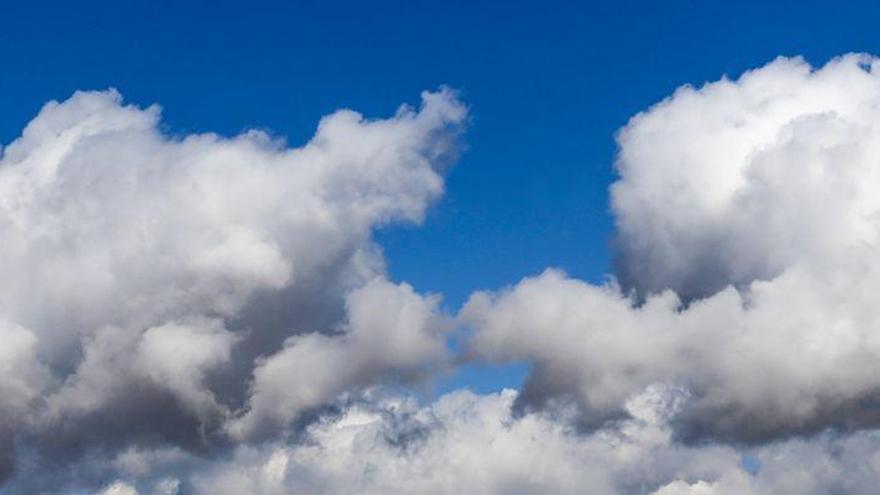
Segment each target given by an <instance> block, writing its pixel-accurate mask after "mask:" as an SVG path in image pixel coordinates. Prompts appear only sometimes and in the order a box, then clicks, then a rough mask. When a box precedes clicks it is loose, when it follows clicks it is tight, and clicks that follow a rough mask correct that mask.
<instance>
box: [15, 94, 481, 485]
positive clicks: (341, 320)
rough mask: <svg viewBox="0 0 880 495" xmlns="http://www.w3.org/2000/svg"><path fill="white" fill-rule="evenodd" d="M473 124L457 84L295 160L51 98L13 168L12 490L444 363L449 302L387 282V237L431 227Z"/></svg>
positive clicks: (132, 114) (241, 430)
mask: <svg viewBox="0 0 880 495" xmlns="http://www.w3.org/2000/svg"><path fill="white" fill-rule="evenodd" d="M466 117H467V111H466V109H465V107H464V106H463V105H462V104H461V103H459V102H458V101H457V99H456V97H455V95H454V94H453V93H452V92H451V91H449V90H441V91H439V92H436V93H424V94H423V95H422V104H421V107H420V108H418V109H415V108H411V107H408V106H403V107H401V108H400V109H399V110H398V111H397V113H396V114H395V115H394V116H393V117H391V118H388V119H380V120H369V119H365V118H364V117H363V116H361V115H359V114H357V113H355V112H353V111H348V110H342V111H338V112H336V113H334V114H332V115H330V116H327V117H325V118H324V119H322V120H321V122H320V124H319V125H318V129H317V131H316V133H315V136H314V137H313V138H312V139H311V140H310V141H309V142H308V143H307V144H305V145H304V146H302V147H299V148H289V147H287V146H286V145H285V143H283V142H282V141H280V140H277V139H274V138H272V137H271V136H269V135H266V134H264V133H261V132H256V131H251V132H246V133H244V134H241V135H238V136H234V137H230V138H224V137H220V136H217V135H214V134H197V135H186V136H170V135H167V134H164V133H163V132H162V131H160V126H161V124H160V121H159V119H160V112H159V109H158V107H155V106H153V107H149V108H146V109H141V108H137V107H135V106H131V105H124V104H123V103H122V99H121V96H120V95H119V94H118V93H116V92H115V91H112V90H111V91H106V92H80V93H76V94H75V95H73V96H72V97H71V98H70V99H69V100H67V101H64V102H61V103H58V102H52V103H49V104H47V105H46V106H45V107H44V108H43V109H42V110H41V111H40V113H39V115H38V116H37V117H36V118H34V120H33V121H31V122H30V123H29V124H28V125H27V127H26V128H25V129H24V131H23V133H22V135H21V137H20V138H18V139H17V140H15V141H14V142H12V143H11V144H9V145H8V146H7V147H5V148H4V149H3V150H2V151H3V154H2V161H0V237H2V238H3V239H4V242H3V243H2V244H0V257H2V258H3V260H4V263H3V264H2V265H0V337H2V341H3V346H2V348H0V371H2V375H0V442H2V443H3V446H2V449H0V450H3V451H4V453H5V452H11V451H12V449H13V444H15V445H16V446H17V447H18V448H19V450H20V451H21V452H20V453H19V454H11V455H10V454H5V455H3V456H2V458H0V460H2V469H0V475H2V476H3V477H7V476H9V475H10V474H11V473H13V471H14V469H15V468H16V467H15V466H14V464H15V463H14V461H15V460H16V457H21V458H23V459H24V458H28V459H30V460H29V464H28V465H33V464H36V465H37V466H40V465H41V463H44V462H45V463H53V462H57V463H59V466H61V467H63V465H65V464H68V463H70V462H72V461H71V460H72V459H76V458H78V457H81V456H88V455H93V454H95V453H96V452H105V451H109V452H113V451H114V450H116V449H124V448H129V447H131V446H133V445H173V446H178V447H181V448H185V449H188V450H190V451H202V452H205V451H210V450H212V449H213V448H214V447H215V446H217V445H223V444H225V443H228V442H229V441H230V435H231V436H232V437H234V438H239V437H241V436H243V435H245V434H249V432H251V431H257V430H259V431H262V432H263V433H267V432H269V431H278V430H279V429H280V428H282V427H286V426H287V425H288V424H289V423H290V422H291V421H293V420H294V419H295V418H296V417H297V416H298V415H299V414H300V413H302V412H303V411H304V410H305V409H308V408H312V407H317V406H320V405H322V404H323V403H324V402H326V401H329V400H332V399H333V398H334V397H335V396H336V395H337V394H339V393H342V392H345V391H347V390H348V389H350V388H356V387H360V386H366V385H369V384H371V383H372V380H373V379H380V378H394V379H400V378H406V377H407V376H417V375H419V374H420V373H423V372H424V369H425V368H426V367H427V366H429V365H430V363H431V362H439V361H440V360H442V359H443V354H444V340H443V336H442V333H443V331H444V330H445V327H444V326H443V325H441V324H440V323H438V322H439V319H438V318H439V317H436V315H435V309H436V304H437V298H435V297H424V296H422V295H419V294H417V293H416V292H414V290H413V289H412V288H410V287H409V286H406V285H395V284H393V283H391V282H389V281H387V280H385V279H384V260H383V257H382V254H381V252H380V250H379V248H378V247H376V245H375V244H374V243H373V242H372V239H371V232H372V230H373V229H374V228H376V227H377V226H381V225H385V224H388V223H391V222H419V221H420V220H421V219H422V217H423V215H424V212H425V209H426V208H427V206H428V205H429V204H430V203H431V202H432V201H433V200H435V199H436V198H437V197H438V196H439V195H440V194H441V193H442V191H443V176H442V174H443V172H444V171H445V169H446V168H447V167H448V166H449V165H451V163H452V161H453V160H454V159H455V158H456V156H457V153H458V135H459V134H460V132H461V129H462V127H463V125H464V123H465V120H466ZM389 345H390V346H392V348H393V350H394V351H396V354H393V355H392V354H388V353H385V352H380V350H381V349H388V348H387V347H380V346H389ZM432 360H433V361H432ZM264 423H265V424H264ZM273 429H274V430H273ZM233 433H234V434H233ZM34 459H35V460H34ZM61 467H58V469H59V470H60V469H61ZM19 469H24V468H22V467H21V466H19ZM21 476H22V477H27V473H23V474H21ZM45 489H52V487H51V486H47V487H45ZM117 491H118V490H117ZM123 492H124V490H123Z"/></svg>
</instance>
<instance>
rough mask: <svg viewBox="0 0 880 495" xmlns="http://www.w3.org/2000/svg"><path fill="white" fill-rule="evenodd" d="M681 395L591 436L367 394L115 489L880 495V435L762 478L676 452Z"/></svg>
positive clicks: (816, 446)
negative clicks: (290, 429) (293, 438)
mask: <svg viewBox="0 0 880 495" xmlns="http://www.w3.org/2000/svg"><path fill="white" fill-rule="evenodd" d="M677 396H678V392H677V391H676V390H674V389H670V388H667V387H652V388H650V389H648V390H646V391H644V392H643V393H640V394H639V395H638V396H635V397H633V399H632V400H631V401H630V403H629V404H628V405H627V407H628V409H629V410H630V411H631V413H632V414H631V416H630V417H629V418H627V419H622V420H620V421H617V422H614V423H609V424H607V425H605V426H603V427H602V428H600V429H598V430H596V431H593V432H591V433H588V434H583V433H579V432H577V431H575V430H574V429H573V428H572V427H571V426H570V425H569V424H568V423H567V422H566V421H564V420H561V418H560V417H557V416H555V415H548V414H545V413H539V412H533V413H527V414H525V415H523V416H519V417H516V416H515V414H514V412H513V408H514V402H515V400H516V397H517V393H516V392H515V391H512V390H506V391H503V392H500V393H492V394H486V395H477V394H474V393H472V392H468V391H456V392H452V393H450V394H447V395H445V396H442V397H440V398H439V399H438V400H436V401H434V402H432V403H430V404H427V405H419V404H418V403H417V401H416V400H414V399H413V398H412V397H407V396H401V395H396V394H392V395H383V394H379V395H375V394H374V393H373V391H368V392H367V393H366V394H365V395H363V396H362V397H360V398H359V399H357V400H353V401H351V402H348V403H345V404H339V406H338V407H339V409H338V411H337V412H336V413H332V414H327V415H324V416H322V417H321V419H320V420H318V421H315V422H313V423H311V424H310V425H309V426H308V427H307V428H306V430H305V431H304V432H303V437H302V438H301V439H300V441H298V442H294V443H286V442H280V441H267V442H263V443H261V444H259V445H240V446H238V447H236V448H235V449H234V450H233V451H232V452H230V454H229V455H228V456H226V457H224V458H222V459H216V460H212V461H210V462H206V461H204V460H192V459H190V460H186V461H183V462H181V460H180V458H168V456H167V455H166V456H163V455H161V454H159V455H155V456H150V455H148V454H145V453H142V454H140V456H141V457H142V458H143V459H145V461H144V462H146V463H148V464H149V469H148V470H146V471H144V472H149V473H150V474H149V475H147V476H144V475H142V474H141V475H138V474H134V473H131V474H129V475H128V476H126V477H124V478H121V479H119V480H117V481H115V482H114V483H115V484H116V485H117V486H126V487H131V488H133V489H137V490H139V492H138V493H141V494H150V493H159V492H158V489H159V488H160V487H169V486H171V487H175V489H179V490H180V492H179V493H192V494H194V495H208V494H210V495H227V494H229V495H233V494H234V495H250V494H253V495H258V494H259V495H272V494H286V493H362V494H384V493H424V494H429V495H430V494H448V493H461V492H466V493H474V494H501V495H507V494H519V495H528V494H535V495H537V494H545V493H559V494H576V493H583V492H584V490H585V489H588V490H589V492H590V493H594V494H596V495H628V494H652V495H771V494H776V493H803V494H805V495H819V494H831V493H859V494H860V493H865V494H867V493H873V491H874V488H875V487H876V477H877V476H878V475H880V462H878V461H880V457H878V455H877V454H876V452H877V448H878V446H880V444H878V441H880V438H878V437H877V434H876V433H875V432H872V433H865V432H858V433H853V434H848V435H844V436H835V435H823V436H820V437H818V438H816V439H813V440H810V441H803V440H789V441H784V442H779V443H776V444H772V445H767V446H763V447H757V448H755V449H753V450H752V451H751V455H752V456H754V457H755V458H757V459H759V460H760V463H761V467H760V469H759V470H758V471H757V473H754V474H753V473H751V472H749V471H748V470H746V469H745V468H744V467H743V465H742V456H741V452H740V451H738V450H737V449H736V448H734V447H731V446H726V445H718V444H701V445H690V446H689V445H683V444H681V443H678V442H676V441H675V438H674V431H673V428H672V427H671V425H670V424H669V423H668V420H669V419H670V417H671V415H673V414H674V407H673V408H672V409H670V404H671V403H674V402H675V401H676V399H675V398H676V397H677ZM187 455H191V454H187ZM181 464H184V465H189V469H186V470H184V471H181V470H179V469H178V467H179V466H180V465H181ZM117 473H118V474H119V473H124V472H123V471H117ZM111 486H113V485H111Z"/></svg>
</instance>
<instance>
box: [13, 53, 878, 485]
mask: <svg viewBox="0 0 880 495" xmlns="http://www.w3.org/2000/svg"><path fill="white" fill-rule="evenodd" d="M878 73H880V61H877V59H874V58H871V57H868V56H865V55H847V56H844V57H841V58H837V59H834V60H832V61H830V62H829V63H828V64H827V65H825V66H824V67H821V68H818V69H814V68H812V67H811V66H810V65H809V64H807V63H806V62H804V61H803V60H801V59H785V58H780V59H778V60H776V61H774V62H772V63H770V64H768V65H766V66H764V67H761V68H758V69H755V70H753V71H750V72H748V73H746V74H744V75H742V76H741V77H739V78H738V79H736V80H731V79H727V78H724V79H722V80H720V81H717V82H713V83H708V84H706V85H704V86H702V87H700V88H693V87H689V86H687V87H683V88H680V89H679V90H677V91H676V92H675V94H673V95H672V96H670V97H669V98H667V99H666V100H664V101H662V102H660V103H658V104H657V105H655V106H653V107H651V108H650V109H648V110H646V111H645V112H642V113H641V114H639V115H637V116H635V117H634V118H633V119H632V120H631V121H630V122H629V124H627V126H626V127H624V128H623V129H622V130H621V131H620V133H619V134H618V142H619V145H620V151H619V156H618V159H617V164H616V166H617V169H618V171H619V173H620V178H619V180H618V181H617V182H616V183H615V184H613V185H612V187H611V201H612V211H613V213H614V215H615V218H616V221H617V236H616V239H615V244H614V245H615V250H616V251H615V255H616V266H615V274H614V277H613V278H612V279H611V280H610V281H609V282H608V283H606V284H604V285H595V284H590V283H587V282H585V281H582V280H577V279H575V278H572V277H569V276H567V275H566V274H565V273H563V272H562V271H560V270H556V269H548V270H547V271H545V272H544V273H542V274H539V275H537V276H532V277H527V278H525V279H523V280H522V281H520V282H519V283H518V284H516V285H515V286H513V287H508V288H502V289H500V290H490V291H481V292H476V293H474V294H473V295H472V297H471V298H470V300H469V301H468V302H467V304H466V305H465V306H464V307H463V308H462V309H461V311H460V312H459V314H458V316H457V317H452V316H450V315H447V314H444V313H443V311H442V310H441V309H440V297H441V296H440V295H433V294H430V293H426V292H421V291H424V290H430V288H413V287H411V286H410V285H408V284H406V283H404V282H395V281H392V280H389V279H388V277H387V275H386V273H385V269H384V258H383V255H382V252H381V249H380V248H379V247H378V246H376V245H375V243H374V242H373V240H372V232H373V230H374V229H376V228H377V227H380V226H383V225H387V224H389V223H394V222H409V223H417V222H419V221H421V219H422V218H423V216H424V214H425V211H426V209H427V208H428V207H429V206H430V204H431V203H432V202H433V201H434V200H436V199H437V198H438V197H440V195H441V194H442V192H443V173H444V171H445V170H446V169H447V167H448V166H450V165H451V164H452V163H453V162H454V161H455V159H456V157H457V155H458V153H459V151H460V146H459V135H460V133H461V131H462V129H463V127H464V126H465V123H466V121H467V118H468V117H467V114H468V112H467V109H466V108H465V106H464V105H463V104H462V103H460V102H459V101H458V100H457V99H456V96H455V94H454V93H453V92H451V91H449V90H440V91H439V92H436V93H424V94H423V95H422V103H421V106H420V107H419V108H418V109H415V108H410V107H407V106H404V107H401V108H400V109H399V110H398V112H397V113H396V114H395V115H394V116H392V117H390V118H387V119H380V120H370V119H365V118H364V117H362V116H361V115H359V114H357V113H355V112H352V111H347V110H343V111H339V112H336V113H334V114H332V115H330V116H328V117H325V118H324V119H322V121H321V122H320V124H319V125H318V129H317V131H316V134H315V136H314V137H313V138H312V139H311V140H310V141H309V142H308V143H306V144H305V145H303V146H301V147H298V148H291V147H289V146H288V145H287V144H285V143H284V142H283V141H281V140H278V139H276V138H273V137H271V136H269V135H267V134H265V133H260V132H246V133H244V134H241V135H239V136H234V137H221V136H217V135H213V134H197V135H186V136H173V135H168V134H167V133H164V132H162V131H161V130H160V129H161V123H160V113H159V110H158V108H156V107H150V108H146V109H141V108H137V107H134V106H130V105H124V104H123V103H122V100H121V97H120V96H119V95H118V94H117V93H115V92H114V91H108V92H92V93H77V94H75V95H74V96H73V97H72V98H70V99H69V100H67V101H65V102H62V103H50V104H48V105H46V106H45V107H44V109H43V110H42V111H41V112H40V114H39V115H38V116H37V117H36V118H35V119H34V120H33V121H32V122H31V123H30V124H29V125H28V126H27V127H26V128H25V130H24V132H23V134H22V136H21V137H20V138H19V139H17V140H16V141H15V142H13V143H11V144H10V145H9V146H7V147H6V148H4V149H3V150H2V152H3V153H2V156H0V237H2V238H3V239H4V243H2V244H0V256H2V257H3V259H4V261H5V262H4V263H3V264H2V265H0V342H2V344H3V345H2V346H0V483H4V485H3V490H4V493H11V494H17V493H28V494H31V493H82V492H83V491H85V492H89V493H98V494H102V495H111V494H112V495H176V494H194V495H203V494H204V495H207V494H211V495H224V494H227V493H228V494H236V495H241V494H244V495H246V494H254V495H256V494H260V495H271V494H282V493H284V494H287V493H358V494H371V493H375V494H379V493H382V494H385V493H426V494H446V493H476V494H481V493H485V494H543V493H572V494H573V493H583V492H584V490H585V489H587V490H589V492H590V493H595V494H598V495H635V494H639V495H643V494H651V495H733V494H736V495H770V494H777V493H802V494H806V495H828V494H838V493H853V494H868V493H873V492H874V491H876V481H877V480H878V479H880V455H878V454H877V452H880V436H878V431H880V430H878V428H877V427H878V425H880V395H878V390H880V378H878V377H880V364H878V363H880V360H878V359H877V357H878V356H880V338H878V337H877V336H876V335H875V334H876V333H877V332H875V329H874V327H875V325H876V322H877V321H880V309H877V305H876V304H875V302H874V299H875V295H876V294H877V293H878V291H880V270H878V267H877V263H876V262H875V260H876V259H877V255H878V254H880V253H878V248H877V238H876V237H877V236H878V234H880V230H878V229H880V225H878V224H877V218H880V217H878V209H880V199H878V198H880V194H877V191H875V189H876V184H880V181H878V179H880V176H878V175H880V165H878V162H877V160H875V159H874V157H875V156H880V153H878V152H880V126H878V125H877V124H876V122H880V110H878V109H880V75H878ZM7 241H8V242H7ZM456 325H458V326H461V327H469V328H468V330H469V333H468V335H469V339H468V341H467V349H466V351H465V352H466V354H462V355H458V356H457V355H455V354H454V353H453V351H452V350H450V348H449V347H448V346H447V342H446V336H447V335H448V332H450V331H454V329H455V327H456ZM466 359H473V360H482V361H487V362H495V363H507V362H526V363H528V364H530V366H531V370H532V371H531V373H530V375H529V377H528V379H527V381H526V383H525V385H524V386H523V389H522V390H520V391H512V390H505V391H502V392H498V393H488V394H484V395H479V394H475V393H473V392H470V391H466V390H458V391H453V392H450V393H448V394H446V395H443V396H441V397H439V398H436V399H427V398H425V397H423V396H422V395H424V394H420V393H419V392H421V391H423V390H425V388H424V387H423V386H422V385H423V384H424V383H426V381H428V380H430V378H431V377H432V376H433V375H434V374H435V373H437V372H439V371H441V370H446V369H449V367H450V366H453V365H454V363H456V362H459V361H461V360H466Z"/></svg>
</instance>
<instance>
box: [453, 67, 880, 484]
mask: <svg viewBox="0 0 880 495" xmlns="http://www.w3.org/2000/svg"><path fill="white" fill-rule="evenodd" d="M878 73H880V62H878V61H877V60H876V59H873V58H870V57H867V56H861V55H849V56H846V57H842V58H839V59H835V60H832V61H831V62H829V63H828V64H827V65H826V66H824V67H822V68H820V69H816V70H814V69H812V68H811V67H810V66H809V65H808V64H807V63H806V62H804V61H803V60H800V59H778V60H776V61H774V62H772V63H770V64H768V65H767V66H765V67H762V68H760V69H756V70H754V71H751V72H748V73H746V74H744V75H743V76H742V77H740V78H739V79H738V80H735V81H732V80H728V79H723V80H721V81H718V82H714V83H710V84H706V85H705V86H703V87H701V88H699V89H695V88H691V87H684V88H681V89H679V90H678V91H676V93H675V94H674V95H673V96H671V97H670V98H668V99H666V100H664V101H663V102H661V103H659V104H658V105H656V106H654V107H652V108H651V109H649V110H647V111H646V112H644V113H642V114H639V115H637V116H636V117H634V118H633V119H632V121H631V122H630V123H629V124H628V125H627V126H626V127H625V128H624V129H623V130H622V131H621V132H620V135H619V143H620V155H619V160H618V169H619V171H620V175H621V177H620V179H619V180H618V182H616V183H615V184H614V185H613V186H612V190H611V192H612V199H613V208H614V213H615V215H616V218H617V223H618V228H619V232H618V234H619V237H618V242H617V246H618V247H619V249H620V252H619V259H618V268H619V275H620V277H619V280H620V286H618V284H617V283H610V284H607V285H605V286H594V285H590V284H587V283H584V282H582V281H578V280H574V279H571V278H568V277H566V276H565V275H564V274H562V273H560V272H558V271H552V270H551V271H548V272H545V273H544V274H542V275H540V276H538V277H533V278H529V279H525V280H523V281H522V282H520V283H519V284H517V285H516V286H515V287H513V288H510V289H507V290H504V291H501V292H498V293H486V292H484V293H478V294H475V295H474V296H473V297H472V299H471V300H470V302H469V303H468V304H467V306H466V308H465V309H464V311H463V313H462V315H463V317H464V319H465V320H466V321H468V322H469V323H470V324H471V325H473V326H475V327H476V328H477V333H476V336H475V338H474V339H473V342H472V344H473V348H474V350H475V352H476V353H477V354H478V355H480V356H482V357H485V358H487V359H491V360H494V361H511V360H522V361H528V362H531V363H534V373H533V374H532V375H531V376H530V377H529V379H528V383H527V384H526V386H525V390H524V393H523V396H522V398H521V401H520V405H521V407H523V408H528V407H545V406H548V405H551V404H554V403H561V402H574V403H576V404H578V406H579V407H580V408H581V410H582V412H583V418H582V419H583V420H584V421H585V423H586V424H587V425H588V426H591V427H595V426H596V425H601V424H603V423H604V422H606V421H609V420H613V419H614V418H616V417H619V416H620V415H621V414H625V407H624V406H625V404H626V402H627V400H629V398H631V397H632V396H633V395H634V394H638V393H640V391H642V390H644V389H645V388H646V387H650V386H652V385H655V384H662V385H667V386H674V387H680V388H681V389H682V390H684V391H686V392H687V399H686V402H685V405H684V406H683V408H682V411H681V412H680V414H678V415H677V416H676V419H675V422H676V424H677V433H678V434H679V435H680V436H682V437H683V438H686V439H706V438H713V439H722V440H730V441H735V442H741V441H746V442H763V441H767V440H773V439H778V438H781V437H786V436H789V435H793V434H800V433H814V432H818V431H822V430H824V429H825V428H829V427H832V428H837V429H841V430H850V429H859V428H872V427H876V426H878V424H880V408H878V395H877V393H878V390H880V380H878V377H880V369H878V364H877V363H878V362H880V361H878V359H877V358H878V356H880V347H878V342H880V340H878V338H877V332H876V322H877V321H880V313H878V309H877V305H876V303H875V301H874V294H876V293H877V292H878V290H880V276H878V265H877V263H876V260H877V259H878V254H880V251H878V246H877V242H876V241H877V239H876V237H877V235H878V234H880V225H878V224H877V218H878V207H880V204H878V203H877V202H878V198H880V195H878V194H877V191H875V189H876V185H877V184H878V183H880V182H878V180H877V179H878V174H880V166H878V161H877V159H876V157H877V156H880V127H878V126H877V124H876V123H877V122H880V118H878V117H880V114H878V110H877V109H878V108H880V105H878V103H880V75H878ZM688 489H690V490H692V491H696V492H700V491H701V490H702V491H705V490H708V489H709V488H707V487H705V486H703V485H697V486H690V488H688ZM669 490H670V491H671V492H675V493H677V492H680V491H681V490H682V489H681V488H680V486H679V485H675V486H672V487H670V488H669Z"/></svg>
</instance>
